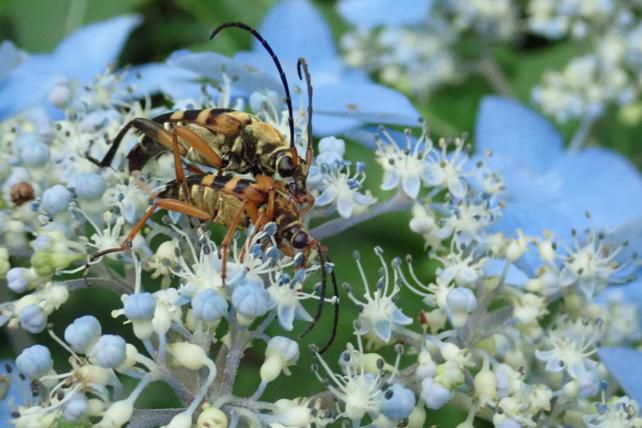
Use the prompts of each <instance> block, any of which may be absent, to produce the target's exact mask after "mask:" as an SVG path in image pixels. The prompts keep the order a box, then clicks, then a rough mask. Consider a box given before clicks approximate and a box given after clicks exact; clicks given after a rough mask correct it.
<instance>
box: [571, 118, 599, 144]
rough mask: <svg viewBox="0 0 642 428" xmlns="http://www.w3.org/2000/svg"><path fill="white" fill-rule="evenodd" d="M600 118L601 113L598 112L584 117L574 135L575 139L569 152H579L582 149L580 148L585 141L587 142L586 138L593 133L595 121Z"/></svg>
mask: <svg viewBox="0 0 642 428" xmlns="http://www.w3.org/2000/svg"><path fill="white" fill-rule="evenodd" d="M598 118H599V115H596V114H587V115H586V116H584V117H583V118H582V121H581V122H580V126H579V127H578V128H577V131H575V135H573V139H572V140H571V142H570V143H569V146H568V150H569V152H575V153H577V152H578V151H580V149H581V148H582V147H583V146H584V143H586V139H587V138H588V137H589V135H591V130H592V129H593V125H594V124H595V122H597V119H598Z"/></svg>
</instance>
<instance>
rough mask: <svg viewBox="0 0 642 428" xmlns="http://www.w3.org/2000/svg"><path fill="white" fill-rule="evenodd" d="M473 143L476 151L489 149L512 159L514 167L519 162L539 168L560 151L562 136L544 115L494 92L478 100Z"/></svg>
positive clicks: (548, 162) (546, 166)
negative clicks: (479, 102)
mask: <svg viewBox="0 0 642 428" xmlns="http://www.w3.org/2000/svg"><path fill="white" fill-rule="evenodd" d="M475 144H476V146H477V150H478V152H480V153H482V152H484V151H486V150H491V151H492V152H493V153H500V154H502V155H503V156H506V157H507V158H509V159H512V160H513V161H514V162H515V163H516V164H515V167H518V166H519V165H520V164H523V165H526V166H529V167H531V168H533V169H534V170H536V171H540V172H543V171H546V170H548V169H549V168H550V166H551V164H552V163H553V161H554V160H555V159H556V158H558V157H559V156H561V155H562V153H563V140H562V137H561V136H560V134H559V133H558V132H557V130H556V129H555V128H554V127H553V126H552V125H551V124H550V123H549V122H548V121H547V120H546V119H545V118H544V117H542V116H540V115H539V114H538V113H535V112H534V111H532V110H530V109H528V108H526V107H525V106H523V105H521V104H519V103H518V102H516V101H513V100H510V99H508V98H502V97H498V96H489V97H485V98H484V99H483V100H482V102H481V106H480V108H479V113H478V114H477V124H476V127H475ZM490 162H491V164H492V163H493V159H491V161H490Z"/></svg>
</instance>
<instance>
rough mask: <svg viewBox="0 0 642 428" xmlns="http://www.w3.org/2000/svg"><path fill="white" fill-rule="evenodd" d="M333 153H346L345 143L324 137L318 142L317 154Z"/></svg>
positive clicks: (337, 139) (334, 138) (338, 139)
mask: <svg viewBox="0 0 642 428" xmlns="http://www.w3.org/2000/svg"><path fill="white" fill-rule="evenodd" d="M324 152H335V153H338V154H339V155H341V157H343V155H345V153H346V143H345V141H343V140H342V139H340V138H336V137H324V138H321V140H319V153H324Z"/></svg>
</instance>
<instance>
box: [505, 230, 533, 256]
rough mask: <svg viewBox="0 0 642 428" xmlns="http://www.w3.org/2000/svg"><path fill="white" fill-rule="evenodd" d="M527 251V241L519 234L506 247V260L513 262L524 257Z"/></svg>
mask: <svg viewBox="0 0 642 428" xmlns="http://www.w3.org/2000/svg"><path fill="white" fill-rule="evenodd" d="M526 250H528V240H527V239H526V238H525V237H524V236H523V235H522V233H521V232H519V237H518V238H517V239H512V240H511V241H510V243H509V244H508V246H507V247H506V258H507V259H508V260H509V261H511V262H514V261H516V260H517V259H519V258H520V257H522V256H523V255H524V253H525V252H526Z"/></svg>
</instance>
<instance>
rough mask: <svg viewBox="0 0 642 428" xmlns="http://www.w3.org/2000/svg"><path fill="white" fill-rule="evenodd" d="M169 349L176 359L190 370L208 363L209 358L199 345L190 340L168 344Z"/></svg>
mask: <svg viewBox="0 0 642 428" xmlns="http://www.w3.org/2000/svg"><path fill="white" fill-rule="evenodd" d="M167 350H168V351H169V353H170V354H171V355H172V357H173V358H174V361H175V362H176V363H177V364H179V365H181V366H183V367H185V368H188V369H190V370H198V369H200V368H201V367H203V366H204V365H206V364H207V362H208V360H209V358H208V357H207V354H206V353H205V351H204V350H203V348H201V347H200V346H198V345H195V344H193V343H188V342H174V343H170V344H169V345H168V346H167Z"/></svg>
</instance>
